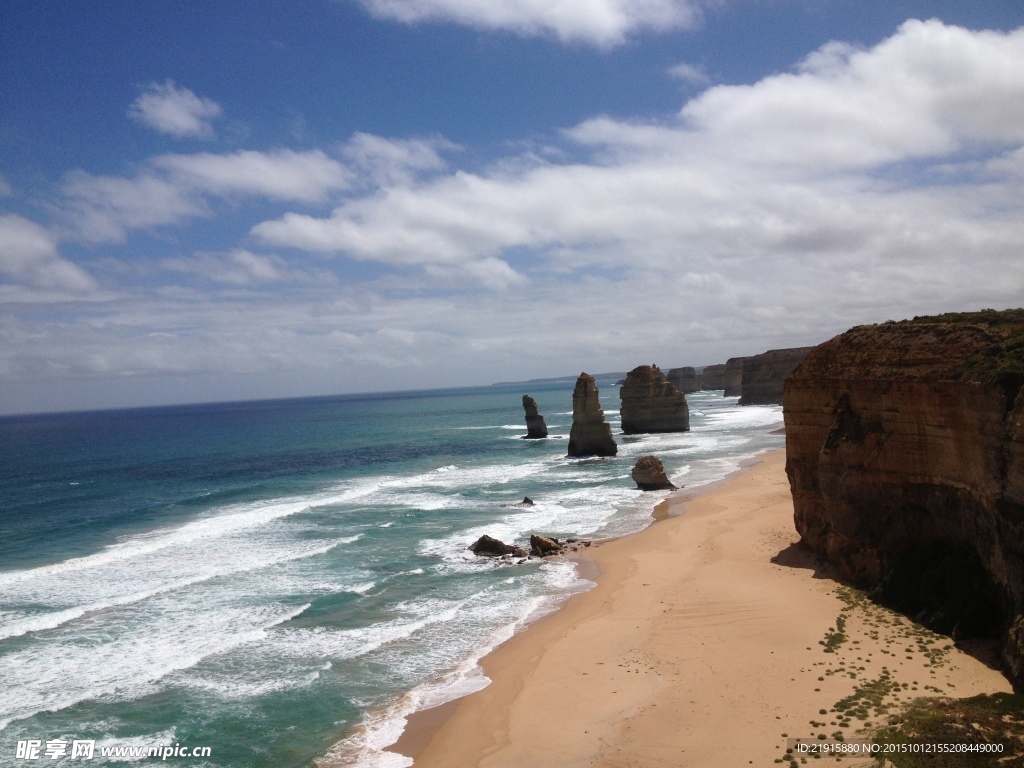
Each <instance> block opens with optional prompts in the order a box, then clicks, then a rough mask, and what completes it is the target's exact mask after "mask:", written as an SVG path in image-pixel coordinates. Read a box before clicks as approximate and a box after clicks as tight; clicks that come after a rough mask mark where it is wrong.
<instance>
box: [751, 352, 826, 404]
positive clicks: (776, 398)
mask: <svg viewBox="0 0 1024 768" xmlns="http://www.w3.org/2000/svg"><path fill="white" fill-rule="evenodd" d="M811 349H812V347H797V348H794V349H772V350H769V351H768V352H765V353H763V354H760V355H753V356H752V357H747V358H744V360H743V393H742V395H740V405H771V404H779V403H781V402H782V389H783V383H784V382H785V381H786V377H787V376H789V374H790V373H792V372H793V369H794V368H796V367H797V366H798V365H800V363H801V362H803V359H804V358H805V357H807V354H808V353H809V352H810V351H811Z"/></svg>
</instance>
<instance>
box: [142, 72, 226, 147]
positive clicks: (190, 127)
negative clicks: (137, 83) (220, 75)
mask: <svg viewBox="0 0 1024 768" xmlns="http://www.w3.org/2000/svg"><path fill="white" fill-rule="evenodd" d="M220 113H221V108H220V105H219V104H217V102H215V101H214V100H213V99H208V98H204V97H200V96H196V95H195V94H194V93H193V92H192V91H190V90H189V89H188V88H179V87H178V86H177V85H175V84H174V81H173V80H168V81H167V82H165V83H163V84H162V85H161V84H160V83H150V84H149V86H148V87H147V88H146V90H145V91H144V92H143V93H142V94H141V95H140V96H139V97H138V98H137V99H136V100H135V101H134V102H133V103H132V105H131V107H130V108H129V109H128V116H129V117H131V118H132V119H133V120H136V121H138V122H140V123H142V124H143V125H147V126H149V127H150V128H153V129H154V130H157V131H159V132H160V133H166V134H168V135H170V136H174V137H176V138H179V139H185V138H194V139H211V138H213V126H212V125H210V121H211V120H212V119H213V118H216V117H219V116H220Z"/></svg>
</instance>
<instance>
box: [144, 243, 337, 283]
mask: <svg viewBox="0 0 1024 768" xmlns="http://www.w3.org/2000/svg"><path fill="white" fill-rule="evenodd" d="M159 267H160V268H161V269H163V270H166V271H170V272H180V273H184V274H194V275H199V276H201V277H204V278H206V279H207V280H210V281H212V282H215V283H220V284H223V285H232V286H238V287H246V286H256V285H262V284H269V283H286V282H306V283H311V282H314V281H316V282H318V283H320V284H321V285H325V284H331V283H334V282H336V278H335V277H334V276H333V275H332V274H331V273H330V272H327V271H326V270H304V269H297V268H295V267H293V266H291V265H290V264H289V263H288V262H287V261H285V260H284V259H282V258H281V257H280V256H277V255H274V254H262V253H253V252H252V251H249V250H247V249H245V248H235V249H234V250H231V251H229V252H227V253H214V252H201V253H197V254H194V255H193V256H182V257H178V258H171V259H162V260H161V261H160V263H159Z"/></svg>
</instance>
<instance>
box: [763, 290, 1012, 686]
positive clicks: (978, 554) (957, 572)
mask: <svg viewBox="0 0 1024 768" xmlns="http://www.w3.org/2000/svg"><path fill="white" fill-rule="evenodd" d="M1022 385H1024V310H1021V309H1016V310H1007V311H1004V312H995V311H992V310H987V311H983V312H975V313H964V314H948V315H939V316H937V317H921V318H915V319H914V320H911V321H904V322H898V323H894V322H889V323H884V324H882V325H869V326H860V327H857V328H853V329H852V330H850V331H847V332H846V333H844V334H842V335H840V336H837V337H835V338H834V339H832V340H831V341H828V342H826V343H824V344H822V345H820V346H818V347H815V348H814V350H813V351H812V352H811V353H810V355H808V357H807V359H806V360H805V361H804V362H803V363H802V364H801V365H800V366H799V367H798V368H797V369H796V370H795V371H794V372H793V373H792V374H791V375H790V377H789V379H787V381H786V390H785V401H784V403H783V413H784V416H785V421H786V474H787V475H788V476H789V482H790V487H791V489H792V492H793V504H794V510H795V522H796V528H797V531H798V532H799V533H800V536H801V537H802V539H803V541H804V542H805V543H806V544H807V545H809V546H810V547H811V548H812V549H813V550H814V551H815V552H817V553H818V554H819V555H820V556H822V557H824V558H825V559H827V560H828V561H830V562H832V563H835V564H836V565H838V566H839V568H840V570H841V572H842V574H843V575H844V576H845V577H846V578H848V579H850V580H852V581H853V582H854V583H856V584H858V585H860V586H863V587H865V588H867V589H872V590H874V591H875V593H876V594H877V595H878V596H879V598H880V599H881V600H882V601H883V602H886V603H888V604H890V605H892V606H894V607H897V608H899V609H900V610H903V611H904V612H906V613H907V614H908V615H910V616H911V617H912V618H914V619H915V620H916V621H919V622H921V623H923V624H926V625H929V626H931V627H932V628H934V629H937V630H939V631H942V632H947V633H950V634H952V635H953V636H954V638H967V637H970V636H991V637H996V638H998V640H999V643H1000V646H1001V651H1002V657H1003V661H1004V663H1005V669H1006V670H1007V673H1008V675H1009V677H1010V679H1011V681H1012V682H1013V683H1014V684H1015V686H1017V687H1018V688H1020V687H1024V388H1022Z"/></svg>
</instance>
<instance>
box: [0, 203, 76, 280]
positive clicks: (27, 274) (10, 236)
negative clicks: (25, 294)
mask: <svg viewBox="0 0 1024 768" xmlns="http://www.w3.org/2000/svg"><path fill="white" fill-rule="evenodd" d="M0 273H2V274H4V275H5V276H7V278H8V279H9V280H13V281H14V282H16V283H19V284H22V285H28V286H32V287H35V288H45V289H53V290H59V291H69V292H72V293H83V292H87V291H91V290H93V289H95V288H96V281H95V280H93V278H92V276H91V275H89V273H88V272H86V271H85V270H83V269H82V268H81V267H79V266H77V265H75V264H73V263H72V262H70V261H68V260H66V259H63V258H61V256H60V254H59V253H58V251H57V238H56V237H54V235H53V234H52V233H50V232H48V231H47V230H46V229H44V228H43V227H41V226H39V225H38V224H36V223H35V222H33V221H29V220H28V219H26V218H23V217H21V216H18V215H16V214H6V215H2V216H0Z"/></svg>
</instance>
